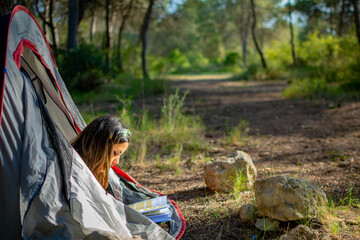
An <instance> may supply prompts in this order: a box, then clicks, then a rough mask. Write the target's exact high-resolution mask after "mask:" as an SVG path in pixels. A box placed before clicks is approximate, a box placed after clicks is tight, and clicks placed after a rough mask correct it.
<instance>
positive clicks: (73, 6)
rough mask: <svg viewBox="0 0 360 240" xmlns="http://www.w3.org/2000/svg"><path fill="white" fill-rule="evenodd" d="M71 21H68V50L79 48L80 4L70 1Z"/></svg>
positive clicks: (73, 0) (74, 0)
mask: <svg viewBox="0 0 360 240" xmlns="http://www.w3.org/2000/svg"><path fill="white" fill-rule="evenodd" d="M68 7H69V19H68V41H67V50H68V51H70V50H71V49H73V48H75V47H77V46H78V26H79V25H78V24H79V2H78V0H69V4H68Z"/></svg>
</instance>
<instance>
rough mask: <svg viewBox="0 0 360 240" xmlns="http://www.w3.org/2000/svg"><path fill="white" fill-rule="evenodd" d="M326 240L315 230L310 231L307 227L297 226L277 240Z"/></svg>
mask: <svg viewBox="0 0 360 240" xmlns="http://www.w3.org/2000/svg"><path fill="white" fill-rule="evenodd" d="M323 239H327V238H326V236H325V235H323V234H320V233H319V232H318V231H317V230H313V229H310V228H309V227H307V226H304V225H299V226H297V227H296V228H294V229H292V230H291V231H290V232H288V233H285V234H284V235H282V236H280V238H279V240H323Z"/></svg>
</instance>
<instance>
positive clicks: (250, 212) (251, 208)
mask: <svg viewBox="0 0 360 240" xmlns="http://www.w3.org/2000/svg"><path fill="white" fill-rule="evenodd" d="M239 215H240V219H241V222H243V223H247V224H254V223H255V221H256V206H255V205H254V204H251V203H248V204H245V205H242V206H241V207H240V209H239Z"/></svg>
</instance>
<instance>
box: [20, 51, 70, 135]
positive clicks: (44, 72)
mask: <svg viewBox="0 0 360 240" xmlns="http://www.w3.org/2000/svg"><path fill="white" fill-rule="evenodd" d="M20 67H21V69H20V70H21V71H22V72H23V73H25V75H27V76H28V77H29V79H30V80H31V82H32V84H33V86H34V88H35V90H36V92H37V93H38V96H39V98H40V99H41V101H43V103H44V104H45V106H46V108H47V110H48V112H49V114H50V116H51V118H52V120H53V121H54V122H55V123H56V125H57V126H58V127H59V129H60V130H61V131H62V133H63V134H64V135H65V137H66V138H67V139H68V141H71V140H72V139H73V138H74V137H76V135H77V131H76V129H75V127H74V126H75V124H74V120H73V118H72V116H71V114H70V112H69V111H68V110H67V108H66V107H65V105H64V103H63V101H62V99H61V96H60V92H59V89H58V87H57V84H56V81H55V79H54V78H53V76H52V74H51V72H50V71H49V69H47V68H46V67H45V66H44V64H43V63H42V62H41V61H40V59H39V58H38V56H37V55H36V54H35V53H34V52H33V51H32V50H31V49H29V48H27V47H24V52H23V54H22V55H21V61H20Z"/></svg>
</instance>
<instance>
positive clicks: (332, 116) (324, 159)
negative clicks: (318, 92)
mask: <svg viewBox="0 0 360 240" xmlns="http://www.w3.org/2000/svg"><path fill="white" fill-rule="evenodd" d="M286 85H287V83H286V82H285V81H279V82H244V81H228V80H219V79H217V80H191V81H186V80H181V81H174V82H173V88H179V89H181V90H182V91H186V90H188V91H189V92H188V97H187V99H186V103H185V105H186V109H187V111H188V112H189V113H195V114H196V115H199V116H201V118H202V120H203V121H204V123H205V125H206V126H207V128H208V131H207V137H208V138H209V140H210V141H211V142H212V145H213V148H214V149H215V150H214V151H211V152H210V153H209V155H210V157H216V156H227V155H229V154H230V153H231V152H232V151H233V150H235V149H239V150H244V151H245V152H247V153H248V154H249V155H250V156H251V157H252V159H253V160H254V164H255V166H256V167H257V169H258V178H260V179H262V178H265V177H266V176H269V175H270V176H275V175H283V174H286V175H290V176H296V177H302V178H307V179H310V180H312V181H314V182H316V183H317V184H318V185H319V186H321V188H322V189H323V190H324V191H325V192H326V193H327V194H329V195H332V196H339V197H344V196H345V195H344V194H345V192H346V191H347V190H348V189H349V188H350V187H353V191H354V192H356V191H357V194H358V195H356V196H354V197H356V198H358V199H359V198H360V195H359V192H360V102H342V103H337V102H315V101H303V100H302V101H293V100H286V99H284V98H283V97H282V95H281V91H282V90H283V89H284V88H285V87H286ZM160 104H161V103H160ZM153 106H154V105H153ZM241 120H247V121H249V128H250V132H249V133H248V135H249V137H248V138H247V140H246V144H242V145H241V144H239V145H233V146H222V145H220V144H219V141H221V139H222V138H223V136H224V131H225V130H227V129H231V128H232V127H235V126H237V125H238V124H239V122H240V121H241ZM185 160H186V159H185ZM189 161H191V159H190V160H187V162H189ZM184 166H185V164H184ZM142 170H143V171H142ZM142 170H141V169H139V168H137V169H132V170H130V174H132V175H133V176H134V177H135V178H137V179H138V180H139V182H141V183H142V184H144V185H145V186H148V187H150V188H153V189H156V190H159V191H162V192H164V193H166V194H168V195H170V196H171V197H172V198H173V199H174V200H176V201H177V203H178V204H179V206H180V209H182V211H183V213H184V215H185V218H186V220H187V224H188V227H187V231H186V233H185V235H184V238H183V239H251V238H252V236H253V235H256V234H257V230H255V229H254V228H251V227H250V228H249V227H244V226H242V225H241V223H240V222H239V221H238V219H237V217H236V214H235V213H233V214H232V213H231V211H230V214H228V212H229V211H228V212H225V211H221V208H222V206H223V208H229V207H233V206H236V203H235V205H234V203H232V202H231V201H230V200H229V195H226V194H215V193H213V192H210V191H209V190H207V189H206V186H205V184H204V182H203V179H202V167H201V166H197V167H192V168H187V167H184V169H183V171H182V173H181V174H179V175H176V174H174V173H173V172H168V171H162V170H160V169H157V168H150V169H149V168H147V170H145V168H144V169H142ZM252 197H253V196H251V194H248V195H244V196H243V197H242V202H246V201H247V200H248V201H250V200H251V198H252ZM219 209H220V210H219ZM234 211H235V210H234ZM354 214H355V216H356V214H358V213H354ZM350 215H351V213H349V214H348V216H347V217H351V216H350ZM353 231H356V229H355V230H351V229H350V230H349V231H345V232H344V233H342V234H340V235H339V237H340V238H343V239H355V238H354V236H353V233H352V232H353ZM267 237H269V238H271V237H272V235H268V236H267Z"/></svg>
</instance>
